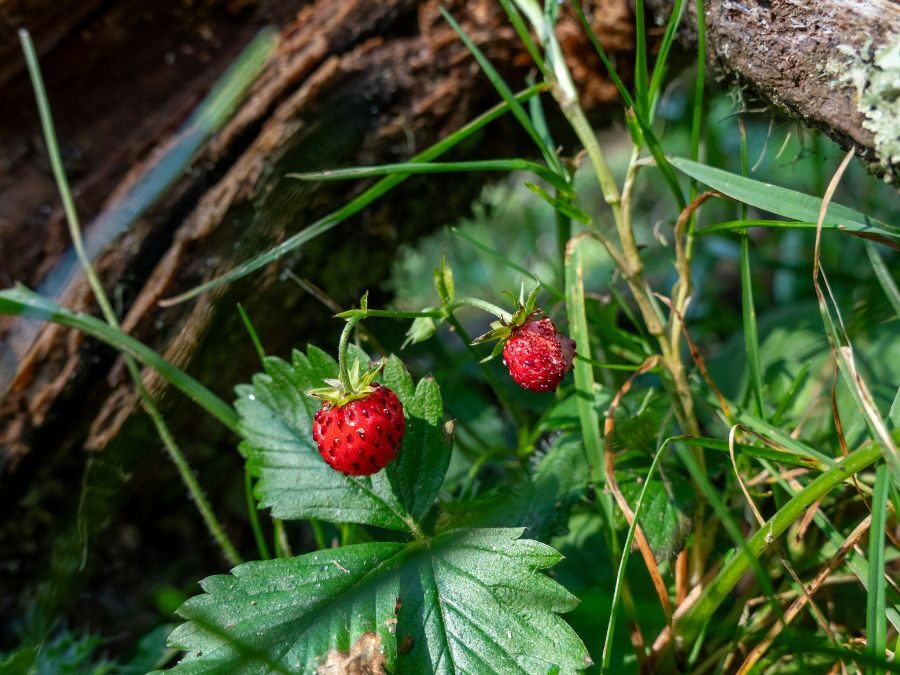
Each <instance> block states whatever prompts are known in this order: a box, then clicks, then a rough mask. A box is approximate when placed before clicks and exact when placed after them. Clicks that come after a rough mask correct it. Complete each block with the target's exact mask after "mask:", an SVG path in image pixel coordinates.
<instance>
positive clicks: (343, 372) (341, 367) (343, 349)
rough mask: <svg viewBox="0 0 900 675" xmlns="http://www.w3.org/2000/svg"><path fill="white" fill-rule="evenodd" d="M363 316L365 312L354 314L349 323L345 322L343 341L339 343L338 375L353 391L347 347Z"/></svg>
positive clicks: (345, 386) (342, 332)
mask: <svg viewBox="0 0 900 675" xmlns="http://www.w3.org/2000/svg"><path fill="white" fill-rule="evenodd" d="M363 316H364V314H354V315H353V316H351V317H350V318H349V319H347V323H346V324H344V330H343V331H341V341H340V344H339V345H338V377H339V378H340V380H341V385H342V386H343V387H344V389H345V390H346V391H348V392H349V391H352V390H353V387H352V385H351V382H350V371H349V369H348V368H347V347H348V345H349V342H350V335H351V334H352V333H353V327H354V326H355V325H356V323H357V322H358V321H359V320H360V319H362V318H363Z"/></svg>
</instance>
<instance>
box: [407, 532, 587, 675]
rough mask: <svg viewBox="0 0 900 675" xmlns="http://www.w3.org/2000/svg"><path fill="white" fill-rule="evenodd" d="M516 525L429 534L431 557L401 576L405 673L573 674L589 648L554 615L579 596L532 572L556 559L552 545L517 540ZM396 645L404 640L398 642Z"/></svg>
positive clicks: (568, 607)
mask: <svg viewBox="0 0 900 675" xmlns="http://www.w3.org/2000/svg"><path fill="white" fill-rule="evenodd" d="M521 534H522V530H521V529H519V528H516V529H484V530H453V531H451V532H446V533H444V534H441V535H439V536H437V537H435V539H434V541H433V542H432V545H431V555H430V556H427V557H425V558H424V559H421V560H420V561H419V564H418V565H417V567H416V569H415V570H414V571H413V570H411V571H410V572H411V574H409V575H408V576H406V577H405V579H404V580H405V581H406V580H409V581H410V582H411V583H410V586H409V587H408V588H409V589H410V591H411V592H409V595H408V596H407V597H405V598H404V599H403V608H402V609H401V612H400V617H399V619H400V621H399V624H398V626H397V635H398V638H399V639H400V640H401V641H402V640H404V639H405V637H406V636H407V635H409V636H411V638H412V648H411V650H410V651H409V652H408V653H407V654H404V655H401V656H400V657H398V671H400V672H409V673H455V672H470V673H484V672H500V673H548V672H558V673H574V672H576V671H577V670H580V669H582V668H585V667H587V666H588V665H590V658H589V657H588V653H587V650H586V649H585V647H584V645H583V644H582V642H581V640H580V639H579V638H578V636H577V635H576V634H575V632H574V631H573V630H572V629H571V628H570V627H569V626H568V625H567V624H566V623H565V622H564V621H563V620H562V619H560V618H559V617H558V616H556V614H557V613H560V612H568V611H570V610H572V609H573V608H574V607H575V606H576V605H577V604H578V600H577V599H576V598H575V596H573V595H571V594H570V593H569V592H568V591H566V590H565V589H564V588H563V587H562V586H560V585H559V584H557V583H556V582H555V581H552V580H551V579H549V578H548V577H546V576H544V575H542V574H538V573H537V571H538V570H541V569H545V568H547V567H550V566H552V565H555V564H556V563H557V562H559V560H560V558H561V556H560V555H559V553H557V552H556V551H555V550H553V549H552V548H550V547H549V546H546V545H545V544H541V543H539V542H536V541H530V540H527V539H524V540H523V539H518V537H520V536H521ZM401 644H402V642H401Z"/></svg>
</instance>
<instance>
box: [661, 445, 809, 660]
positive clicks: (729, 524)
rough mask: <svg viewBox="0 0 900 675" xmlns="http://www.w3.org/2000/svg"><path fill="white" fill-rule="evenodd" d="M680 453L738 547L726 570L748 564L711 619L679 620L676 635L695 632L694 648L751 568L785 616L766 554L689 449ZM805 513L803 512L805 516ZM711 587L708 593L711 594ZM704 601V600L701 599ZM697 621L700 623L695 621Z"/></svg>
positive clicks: (778, 612) (729, 581)
mask: <svg viewBox="0 0 900 675" xmlns="http://www.w3.org/2000/svg"><path fill="white" fill-rule="evenodd" d="M676 452H677V453H678V456H679V458H680V459H681V462H682V464H684V466H685V467H686V468H687V470H688V473H689V474H690V475H691V478H692V479H693V480H694V484H695V485H697V486H698V487H699V488H700V491H701V492H702V493H703V496H704V497H705V498H706V501H707V502H708V503H709V505H710V506H712V508H713V511H715V513H716V515H717V516H718V517H719V522H720V523H721V524H722V527H724V528H725V531H726V532H727V533H728V535H729V536H730V537H731V539H732V541H733V542H734V546H735V549H734V550H735V553H734V555H732V556H731V557H730V558H728V559H727V561H726V563H725V565H724V566H723V569H725V568H726V567H727V566H728V562H734V561H735V560H744V562H745V564H744V566H743V568H742V571H741V574H740V576H739V577H738V578H735V579H733V580H732V579H731V578H730V577H729V578H726V579H725V583H726V584H730V585H729V587H728V589H727V590H726V591H725V592H724V593H723V595H722V597H721V598H719V599H718V601H717V602H716V603H715V604H714V605H713V604H711V605H709V607H707V609H708V610H709V614H708V615H705V616H704V615H701V616H700V617H699V618H697V619H692V620H691V621H687V615H685V617H683V618H682V621H681V622H678V621H677V619H676V623H675V630H676V633H679V632H681V631H682V630H689V631H691V634H690V637H689V639H687V640H686V643H688V644H690V642H692V641H693V640H694V639H695V638H696V637H697V635H698V634H699V632H700V630H701V628H702V626H703V624H705V623H706V622H707V620H708V619H709V618H710V616H712V612H713V611H715V609H716V608H717V607H718V605H719V603H721V601H722V600H723V599H724V595H725V594H727V593H728V592H730V591H731V589H732V588H733V587H734V585H735V584H737V582H738V581H739V580H740V577H741V576H743V574H744V572H746V571H747V568H751V569H752V570H753V573H754V575H755V576H756V580H757V582H758V583H759V587H760V589H761V590H762V592H763V594H765V596H766V597H767V598H768V599H769V601H770V603H771V605H772V610H773V611H774V612H775V613H776V615H779V616H781V615H782V614H783V612H782V609H781V605H780V603H779V602H778V600H777V599H776V598H775V589H774V588H773V587H772V581H771V580H770V579H769V575H768V574H767V573H766V570H765V569H764V568H763V566H762V565H761V564H760V562H759V559H758V558H759V554H760V553H761V552H762V551H761V550H760V551H757V550H754V549H753V548H752V547H751V542H752V539H751V540H749V541H748V540H747V539H745V538H744V533H743V532H741V528H740V527H739V526H738V524H737V522H735V520H734V518H733V517H732V515H731V513H729V511H728V507H727V506H726V505H725V502H724V501H722V497H721V496H720V495H719V492H718V490H716V488H715V487H713V485H712V483H710V482H709V476H708V475H707V473H706V471H705V470H704V469H703V468H701V467H700V464H699V463H698V462H697V460H696V459H695V458H694V455H693V454H691V453H690V452H688V451H687V449H686V448H683V447H682V446H676ZM801 513H802V512H801ZM721 576H722V572H719V574H718V575H716V578H715V579H713V581H712V582H711V583H710V585H712V584H714V583H715V582H716V580H717V579H719V577H721ZM708 588H709V587H708V586H707V587H706V589H707V590H708ZM701 600H702V596H701ZM699 605H700V600H698V602H697V603H696V604H695V605H692V606H691V610H690V611H689V612H688V614H690V612H691V611H694V610H696V609H697V607H698V606H699ZM695 620H696V623H694V621H695Z"/></svg>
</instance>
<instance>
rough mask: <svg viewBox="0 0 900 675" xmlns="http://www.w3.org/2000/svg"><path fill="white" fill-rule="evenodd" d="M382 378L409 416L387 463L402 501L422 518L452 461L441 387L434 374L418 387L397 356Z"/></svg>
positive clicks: (388, 471) (392, 357) (390, 477)
mask: <svg viewBox="0 0 900 675" xmlns="http://www.w3.org/2000/svg"><path fill="white" fill-rule="evenodd" d="M381 379H382V381H383V382H384V384H385V385H387V386H388V387H390V388H391V389H393V390H394V393H395V394H397V398H399V399H400V402H401V403H402V404H403V412H404V414H405V416H406V434H405V435H404V436H403V444H402V445H401V446H400V452H398V453H397V457H396V459H394V461H393V462H391V463H390V464H389V465H388V466H387V469H386V470H387V475H388V478H389V479H390V481H391V485H393V486H394V492H395V493H396V494H397V496H398V497H399V498H400V503H401V504H403V506H404V507H405V508H406V510H407V511H408V512H409V513H410V514H411V515H412V517H413V518H414V519H415V520H417V521H418V520H421V519H422V518H423V517H424V516H425V514H427V513H428V511H429V509H431V506H432V505H433V504H434V500H435V498H436V497H437V494H438V490H440V488H441V484H442V483H443V482H444V474H445V473H446V471H447V466H448V465H449V464H450V449H451V448H450V443H449V441H448V439H447V438H446V434H445V433H444V429H443V422H444V406H443V403H442V402H441V391H440V389H439V388H438V385H437V382H435V381H434V379H433V378H431V377H426V378H423V379H422V380H420V381H419V384H418V386H416V387H415V389H414V388H413V381H412V377H410V375H409V373H408V372H407V371H406V368H405V367H404V366H403V362H402V361H400V359H398V358H397V357H396V356H391V357H390V358H389V359H388V361H387V363H386V364H385V367H384V372H383V374H382V378H381Z"/></svg>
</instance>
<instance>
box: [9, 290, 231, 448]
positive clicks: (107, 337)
mask: <svg viewBox="0 0 900 675" xmlns="http://www.w3.org/2000/svg"><path fill="white" fill-rule="evenodd" d="M0 314H8V315H17V316H21V317H22V318H26V319H39V320H41V321H51V322H53V323H58V324H60V325H62V326H68V327H70V328H75V329H77V330H80V331H82V332H84V333H87V334H88V335H90V336H91V337H94V338H97V339H98V340H100V341H101V342H104V343H106V344H108V345H110V346H111V347H114V348H116V349H118V350H119V351H121V352H124V353H125V354H130V355H131V356H133V357H134V358H135V359H137V360H138V361H140V362H141V363H143V364H144V365H146V366H149V367H150V368H153V369H154V370H155V371H156V372H157V373H159V374H160V375H162V376H163V377H164V378H165V379H166V380H168V381H169V382H170V383H171V384H172V385H174V386H175V387H176V388H177V389H180V390H181V391H182V392H183V393H184V394H185V395H186V396H187V397H188V398H190V399H191V400H193V401H194V402H196V403H197V404H198V405H199V406H200V407H202V408H203V409H204V410H206V411H207V412H208V413H210V414H211V415H212V416H213V417H215V418H216V419H218V420H219V421H220V422H222V424H224V425H225V426H226V427H228V428H229V429H230V430H231V431H233V432H235V433H237V432H238V416H237V413H236V412H235V411H234V409H233V408H232V407H231V406H230V405H228V404H227V403H225V402H224V401H223V400H222V399H220V398H219V397H218V396H216V395H215V394H213V393H212V392H211V391H210V390H209V389H207V388H206V387H204V386H203V385H202V384H200V383H199V382H198V381H197V380H195V379H194V378H193V377H191V376H190V375H188V374H187V373H185V372H184V371H183V370H180V369H179V368H177V367H176V366H174V365H172V364H171V363H169V362H168V361H166V360H165V359H164V358H163V357H161V356H160V355H159V354H157V353H156V352H155V351H153V350H152V349H150V348H149V347H148V346H147V345H145V344H143V343H141V342H139V341H138V340H135V339H134V338H133V337H131V336H129V335H126V334H125V333H123V332H122V331H120V330H117V329H115V328H113V327H112V326H110V325H109V324H107V323H105V322H103V321H100V320H99V319H96V318H94V317H92V316H89V315H87V314H81V313H79V312H72V311H71V310H68V309H66V308H65V307H62V306H60V305H57V304H56V303H54V302H53V301H51V300H48V299H46V298H43V297H41V296H40V295H37V294H36V293H34V292H32V291H30V290H28V289H27V288H25V287H24V286H17V287H15V288H10V289H7V290H4V291H0Z"/></svg>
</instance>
